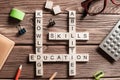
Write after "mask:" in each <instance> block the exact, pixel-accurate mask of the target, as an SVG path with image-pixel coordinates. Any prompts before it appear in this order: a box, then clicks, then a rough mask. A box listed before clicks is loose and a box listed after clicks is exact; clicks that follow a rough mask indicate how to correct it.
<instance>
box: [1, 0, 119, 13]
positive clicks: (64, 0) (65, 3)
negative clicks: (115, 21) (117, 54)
mask: <svg viewBox="0 0 120 80" xmlns="http://www.w3.org/2000/svg"><path fill="white" fill-rule="evenodd" d="M82 1H84V0H57V1H54V5H60V6H61V8H62V11H63V13H66V12H67V10H76V11H77V13H81V12H82V7H81V2H82ZM45 2H46V0H34V1H33V0H20V1H16V0H8V1H5V0H3V1H1V2H0V13H9V12H10V10H11V8H13V7H16V8H18V9H21V10H23V11H24V12H26V13H33V12H34V11H35V10H36V9H44V5H45ZM97 3H98V4H97V6H95V5H93V6H95V7H94V8H92V9H91V11H92V12H96V11H97V9H100V8H102V5H103V1H102V0H101V1H98V2H97ZM44 13H51V12H49V11H46V10H44ZM104 13H120V6H118V7H117V6H115V5H113V4H112V3H111V2H110V0H109V1H108V5H107V7H106V9H105V11H104Z"/></svg>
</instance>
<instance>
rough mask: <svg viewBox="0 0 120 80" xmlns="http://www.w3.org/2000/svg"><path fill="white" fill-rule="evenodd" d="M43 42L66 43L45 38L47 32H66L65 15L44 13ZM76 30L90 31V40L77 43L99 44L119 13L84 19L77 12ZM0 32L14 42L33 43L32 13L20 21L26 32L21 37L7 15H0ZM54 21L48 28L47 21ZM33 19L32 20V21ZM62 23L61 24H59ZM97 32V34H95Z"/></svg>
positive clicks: (14, 23) (115, 21)
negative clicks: (17, 34)
mask: <svg viewBox="0 0 120 80" xmlns="http://www.w3.org/2000/svg"><path fill="white" fill-rule="evenodd" d="M43 16H44V18H43V19H44V20H43V22H44V25H43V26H44V29H43V30H44V44H66V42H64V41H63V42H62V41H50V40H48V38H47V34H48V32H67V29H68V26H67V21H68V20H67V15H66V14H60V15H58V16H52V15H50V14H44V15H43ZM77 16H78V17H77V28H76V29H77V30H76V31H77V32H84V31H88V32H90V40H89V41H87V42H83V41H82V42H81V41H77V44H99V43H100V42H101V41H102V40H103V38H104V37H105V36H106V35H107V34H108V33H109V31H110V30H111V28H112V27H113V26H114V25H115V24H116V23H117V21H118V20H119V17H120V15H97V16H94V17H91V16H88V17H86V18H85V19H84V20H80V19H79V18H80V15H79V14H77ZM0 17H1V19H0V33H1V34H3V35H5V36H7V37H8V38H10V39H12V40H14V41H15V42H16V44H33V43H34V35H33V34H34V22H33V21H34V18H33V14H28V15H26V17H25V19H24V20H23V21H22V22H21V25H23V26H24V27H25V28H26V30H27V32H26V34H24V35H22V36H21V37H17V36H16V33H17V31H18V30H17V28H16V27H15V26H16V25H17V23H16V22H14V21H11V20H9V18H8V15H6V14H5V15H4V14H2V15H0ZM51 17H52V18H53V19H54V20H55V21H56V25H55V26H54V27H51V28H48V27H47V25H48V21H49V19H50V18H51ZM32 20H33V21H32ZM61 23H62V24H61ZM96 33H97V34H96Z"/></svg>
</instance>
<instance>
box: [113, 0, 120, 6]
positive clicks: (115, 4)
mask: <svg viewBox="0 0 120 80" xmlns="http://www.w3.org/2000/svg"><path fill="white" fill-rule="evenodd" d="M111 2H112V3H113V4H115V5H118V6H119V5H120V3H119V4H117V3H116V2H115V0H111Z"/></svg>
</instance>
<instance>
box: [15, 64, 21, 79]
mask: <svg viewBox="0 0 120 80" xmlns="http://www.w3.org/2000/svg"><path fill="white" fill-rule="evenodd" d="M21 70H22V65H20V66H19V69H18V71H17V74H16V77H15V80H18V79H19V77H20V73H21Z"/></svg>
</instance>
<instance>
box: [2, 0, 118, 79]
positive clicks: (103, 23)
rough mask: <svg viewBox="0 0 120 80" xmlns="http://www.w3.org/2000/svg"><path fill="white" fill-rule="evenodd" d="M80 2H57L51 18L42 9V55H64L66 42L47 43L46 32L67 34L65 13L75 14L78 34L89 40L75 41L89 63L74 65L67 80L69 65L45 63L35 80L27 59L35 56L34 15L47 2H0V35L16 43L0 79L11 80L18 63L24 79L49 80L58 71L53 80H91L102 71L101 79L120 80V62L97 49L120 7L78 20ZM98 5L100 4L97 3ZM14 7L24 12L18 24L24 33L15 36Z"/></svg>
mask: <svg viewBox="0 0 120 80" xmlns="http://www.w3.org/2000/svg"><path fill="white" fill-rule="evenodd" d="M81 1H82V0H57V1H54V5H60V6H61V8H62V11H63V12H62V13H61V14H59V15H57V16H54V15H52V14H51V12H49V11H46V10H44V14H43V23H44V24H43V27H44V28H43V30H44V34H43V35H44V47H43V49H44V50H43V51H44V53H53V54H57V53H58V54H59V53H60V54H61V53H63V54H67V53H68V42H67V41H50V40H48V37H47V34H48V32H51V31H52V32H67V29H68V25H67V21H68V20H67V16H68V12H67V11H66V10H71V9H72V10H76V11H77V26H76V29H77V30H76V31H77V32H83V31H88V32H89V33H90V40H89V41H87V42H84V41H77V53H89V55H90V61H89V62H88V63H77V67H76V69H77V70H76V71H77V72H76V73H77V74H76V76H74V77H68V66H69V65H68V63H44V76H42V77H35V63H30V62H29V60H28V55H29V54H35V51H34V27H35V26H34V12H35V10H37V9H43V8H44V4H45V2H46V0H1V1H0V34H3V35H5V36H6V37H8V38H10V39H12V40H13V41H15V42H16V45H15V47H14V49H13V50H12V52H11V54H10V55H9V57H8V59H7V61H6V63H5V65H4V66H3V68H2V70H1V71H0V79H2V80H3V79H7V80H8V79H13V78H14V77H15V73H16V71H17V69H18V67H19V65H20V64H22V65H23V69H22V72H21V76H20V78H21V79H23V80H34V79H35V78H36V79H40V80H48V78H49V77H50V76H51V75H52V74H53V73H54V72H58V74H57V76H56V78H57V79H56V80H93V77H92V76H93V74H94V73H95V72H96V71H98V70H103V71H104V72H105V76H104V78H103V79H102V80H120V62H119V61H120V60H119V61H117V62H112V61H111V58H110V57H109V56H107V55H105V53H104V52H103V51H102V50H100V49H99V48H98V45H99V44H100V42H101V41H102V40H103V39H104V38H105V36H106V35H107V34H108V33H109V32H110V30H111V29H112V28H113V27H114V25H115V24H116V23H117V21H118V20H119V19H120V15H118V14H120V7H116V6H114V5H113V4H112V3H110V2H109V5H108V6H107V9H106V10H105V11H104V14H100V15H97V16H87V17H85V18H84V19H83V20H80V16H81V6H80V3H81ZM99 4H101V3H99ZM13 7H16V8H18V9H21V10H22V11H24V12H26V16H25V18H24V20H23V21H22V22H21V25H23V26H24V27H25V28H26V30H27V33H26V34H25V35H23V36H20V37H17V36H16V33H17V32H18V30H17V28H16V25H17V23H16V22H15V21H14V20H10V18H9V12H10V10H11V9H12V8H13ZM50 18H53V19H54V20H55V22H56V25H55V26H54V27H51V28H48V27H47V25H48V21H49V19H50Z"/></svg>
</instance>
